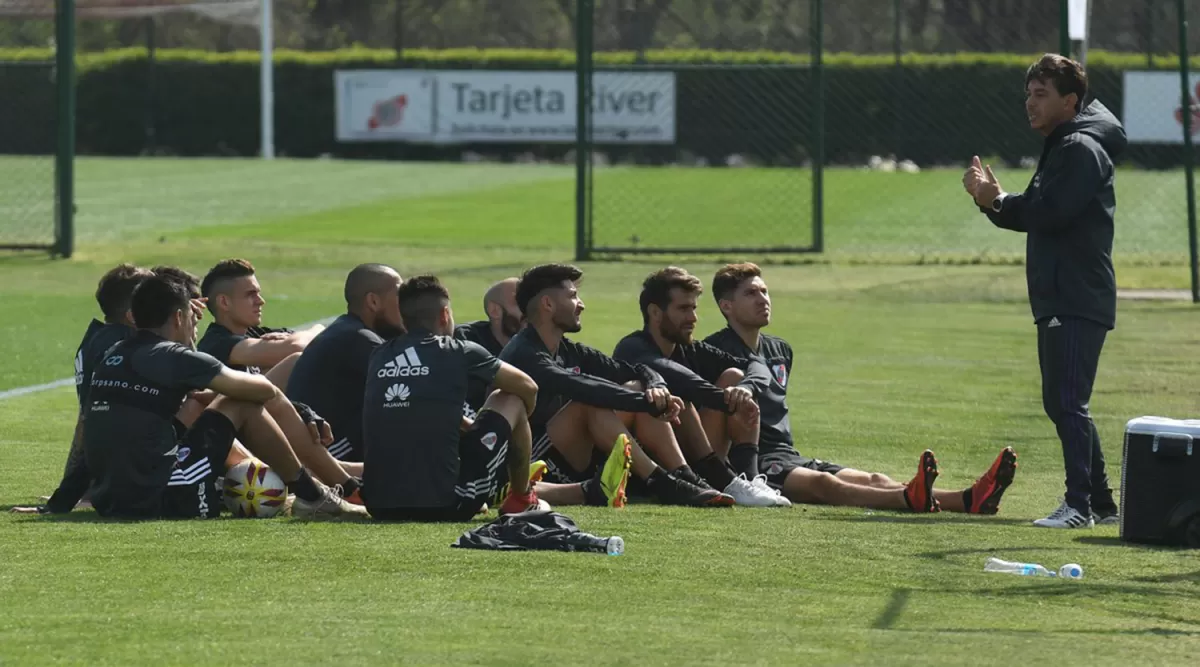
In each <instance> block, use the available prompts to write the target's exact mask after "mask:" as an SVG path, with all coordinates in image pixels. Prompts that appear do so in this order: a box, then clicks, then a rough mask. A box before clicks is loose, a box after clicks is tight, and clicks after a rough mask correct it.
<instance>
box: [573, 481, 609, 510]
mask: <svg viewBox="0 0 1200 667" xmlns="http://www.w3.org/2000/svg"><path fill="white" fill-rule="evenodd" d="M579 488H580V490H582V491H583V504H585V505H591V506H592V507H605V506H606V505H608V498H605V497H604V488H603V487H601V486H600V480H599V479H597V478H595V477H593V478H591V479H589V480H586V481H584V482H583V483H581V484H580V485H579Z"/></svg>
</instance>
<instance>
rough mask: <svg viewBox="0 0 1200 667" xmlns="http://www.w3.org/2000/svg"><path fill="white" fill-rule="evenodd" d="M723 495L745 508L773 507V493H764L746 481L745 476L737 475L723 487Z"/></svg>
mask: <svg viewBox="0 0 1200 667" xmlns="http://www.w3.org/2000/svg"><path fill="white" fill-rule="evenodd" d="M725 494H726V495H729V496H733V500H734V502H736V503H737V504H738V505H743V506H745V507H775V506H776V504H775V493H774V491H771V490H769V489H768V490H767V491H764V490H762V489H761V488H759V487H757V486H755V485H753V484H751V483H750V482H747V481H746V476H745V475H738V476H737V477H735V478H734V479H733V481H732V482H730V483H729V486H727V487H725Z"/></svg>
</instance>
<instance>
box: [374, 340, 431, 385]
mask: <svg viewBox="0 0 1200 667" xmlns="http://www.w3.org/2000/svg"><path fill="white" fill-rule="evenodd" d="M378 375H379V377H381V378H396V377H401V378H406V377H415V376H417V375H429V367H428V366H424V365H422V364H421V358H420V357H418V356H417V351H416V350H415V349H413V348H411V347H410V348H408V349H407V350H405V351H404V352H401V353H400V354H397V355H396V358H395V359H392V360H391V361H389V362H387V363H386V364H384V365H383V368H381V369H379V373H378Z"/></svg>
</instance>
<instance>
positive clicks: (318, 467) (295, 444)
mask: <svg viewBox="0 0 1200 667" xmlns="http://www.w3.org/2000/svg"><path fill="white" fill-rule="evenodd" d="M263 407H265V408H266V411H267V413H268V415H270V417H271V419H272V420H273V421H274V422H275V423H276V424H277V425H278V427H279V429H280V430H281V431H283V434H284V435H285V436H286V437H287V441H288V443H289V444H291V446H292V449H293V450H294V451H295V453H296V456H297V457H299V458H300V461H302V462H303V463H304V465H305V467H307V468H308V469H309V470H311V471H312V472H313V474H314V475H316V476H317V478H318V479H320V480H321V481H322V482H325V483H326V484H330V485H333V484H345V483H346V482H347V481H348V480H349V479H350V475H348V474H346V471H345V470H344V469H343V468H342V466H341V464H340V463H339V462H338V460H337V459H335V458H333V455H332V454H330V453H329V450H328V449H326V445H325V443H322V442H321V441H320V440H319V439H318V438H316V437H314V436H313V432H312V431H311V430H310V429H309V427H308V425H306V424H305V423H304V422H303V421H302V420H301V419H300V415H299V414H297V413H296V408H294V407H293V406H292V404H291V402H289V401H288V400H287V398H285V397H283V396H277V397H276V398H273V399H271V400H270V401H267V402H266V403H265V404H264V406H263ZM268 465H269V464H268Z"/></svg>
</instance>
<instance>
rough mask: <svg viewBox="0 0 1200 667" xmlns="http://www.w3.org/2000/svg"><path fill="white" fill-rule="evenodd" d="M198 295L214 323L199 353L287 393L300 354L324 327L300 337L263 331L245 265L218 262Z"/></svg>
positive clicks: (254, 285) (256, 292)
mask: <svg viewBox="0 0 1200 667" xmlns="http://www.w3.org/2000/svg"><path fill="white" fill-rule="evenodd" d="M200 291H201V293H202V294H203V296H204V298H206V299H207V300H208V309H209V310H211V311H212V314H213V319H214V320H216V321H215V322H213V323H212V324H210V325H208V329H206V330H205V331H204V337H203V338H201V339H200V342H199V344H198V345H197V348H198V349H199V350H200V351H201V352H206V353H208V354H211V355H212V356H214V357H216V358H217V360H218V361H220V362H221V363H223V364H225V365H226V366H229V367H230V368H232V369H234V370H239V371H246V372H248V373H255V374H257V373H267V377H268V379H269V380H271V381H272V382H274V383H275V385H276V386H278V387H279V388H281V389H284V390H286V389H287V382H288V377H289V376H290V375H291V369H292V365H293V364H295V363H296V360H297V359H298V358H299V353H300V352H302V351H303V350H304V348H305V347H306V346H307V345H308V343H309V341H311V340H312V339H313V338H314V337H316V335H317V334H319V333H321V331H322V330H323V329H324V327H323V326H321V325H319V324H317V325H313V326H312V327H311V328H309V329H306V330H304V331H292V330H290V329H269V328H265V327H263V326H262V309H263V305H264V304H266V301H265V300H264V299H263V297H262V288H261V287H260V286H259V284H258V278H257V277H255V275H254V266H253V265H252V264H250V262H248V261H246V260H244V259H227V260H224V261H221V262H218V263H217V265H216V266H214V267H213V268H212V269H210V270H209V272H208V273H207V274H206V275H205V276H204V281H203V282H202V283H201V284H200Z"/></svg>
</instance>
